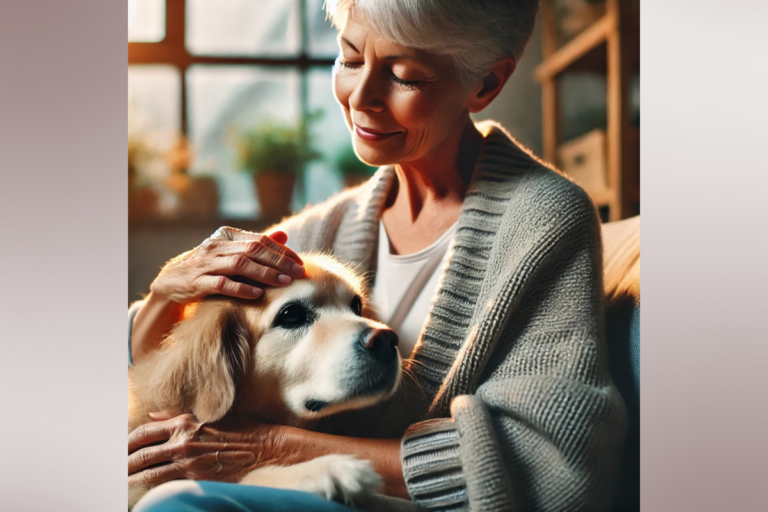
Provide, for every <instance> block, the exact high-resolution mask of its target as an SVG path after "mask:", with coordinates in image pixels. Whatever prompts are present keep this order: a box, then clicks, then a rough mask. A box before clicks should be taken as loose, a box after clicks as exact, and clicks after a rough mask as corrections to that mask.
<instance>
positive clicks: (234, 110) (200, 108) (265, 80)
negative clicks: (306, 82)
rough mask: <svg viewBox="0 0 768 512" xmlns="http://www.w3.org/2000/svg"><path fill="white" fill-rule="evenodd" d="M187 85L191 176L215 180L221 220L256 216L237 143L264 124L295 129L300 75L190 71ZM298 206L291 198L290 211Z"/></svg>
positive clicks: (232, 69)
mask: <svg viewBox="0 0 768 512" xmlns="http://www.w3.org/2000/svg"><path fill="white" fill-rule="evenodd" d="M187 85H188V94H189V96H188V97H189V103H188V112H189V138H190V142H191V144H192V148H193V152H194V155H195V157H194V159H193V163H192V169H191V171H190V174H212V175H215V176H216V177H217V178H218V181H219V192H220V195H221V203H220V206H219V211H220V213H221V214H222V215H223V216H225V217H240V218H243V217H253V216H256V215H258V212H259V209H258V205H257V201H256V197H255V194H254V187H253V180H252V178H251V176H250V175H249V174H246V173H243V172H241V169H240V165H239V161H238V152H237V142H238V138H239V137H240V135H242V134H243V133H244V132H246V131H248V130H250V129H252V128H254V127H256V126H257V125H258V124H259V123H261V122H264V121H276V122H286V123H292V124H298V121H299V119H300V115H301V109H300V106H299V91H300V77H299V72H298V71H297V70H292V69H284V68H265V67H252V66H249V67H240V66H193V67H191V68H190V69H189V71H188V72H187ZM297 189H298V187H297ZM297 196H299V197H298V198H297ZM297 201H299V202H300V194H294V209H298V208H299V207H300V206H301V205H300V204H296V203H297Z"/></svg>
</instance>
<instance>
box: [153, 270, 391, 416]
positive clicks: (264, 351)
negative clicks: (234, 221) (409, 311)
mask: <svg viewBox="0 0 768 512" xmlns="http://www.w3.org/2000/svg"><path fill="white" fill-rule="evenodd" d="M302 258H303V259H304V263H305V265H304V266H305V269H306V277H305V278H304V279H297V280H295V281H294V282H293V283H292V284H291V285H290V286H287V287H284V288H268V289H267V290H265V293H264V295H263V296H262V297H261V298H259V299H256V300H253V301H247V300H239V299H231V298H222V297H212V298H207V299H205V300H203V301H201V302H200V303H198V304H197V305H195V306H194V308H190V311H189V312H188V314H187V315H186V318H185V319H184V320H182V321H181V322H180V323H179V324H177V326H176V327H175V328H174V330H173V331H172V332H171V334H170V335H169V337H168V339H167V340H166V343H167V346H166V347H164V349H163V350H162V351H161V352H162V353H163V355H162V356H161V357H160V359H159V361H158V365H157V366H156V367H155V371H153V372H152V377H151V378H152V379H153V380H154V381H155V382H153V383H152V385H153V386H154V387H155V389H156V391H155V395H156V396H157V397H158V398H159V397H161V396H167V397H170V396H175V397H176V399H177V400H180V403H178V402H177V403H176V404H174V405H173V406H172V407H173V408H178V409H184V410H188V411H191V412H193V413H194V414H195V415H196V416H197V417H198V419H200V420H201V421H204V422H209V421H215V420H218V419H220V418H222V417H223V416H224V415H225V414H226V413H227V412H229V411H230V410H231V409H235V410H237V411H238V412H241V413H246V414H255V415H258V416H260V417H262V418H264V419H267V420H270V421H275V422H281V423H301V422H304V421H311V420H314V419H318V418H320V417H322V416H327V415H330V414H334V413H337V412H340V411H343V410H349V409H358V408H362V407H366V406H368V405H372V404H374V403H376V402H379V401H381V400H383V399H385V398H387V397H388V396H390V395H391V394H392V393H393V392H394V390H395V389H396V387H397V385H398V382H399V378H400V357H399V355H398V352H397V336H396V335H395V333H394V332H393V331H392V330H390V329H389V328H387V326H385V325H383V324H381V323H379V322H376V321H374V320H372V319H370V318H366V317H367V316H370V315H368V314H367V313H368V305H367V302H366V298H365V296H364V289H363V286H362V283H361V281H360V278H359V277H358V276H357V275H356V274H355V273H354V272H352V271H351V270H350V269H348V268H347V267H345V266H343V265H341V264H340V263H338V262H336V261H335V260H333V259H332V258H330V257H327V256H318V255H302ZM166 406H167V405H166Z"/></svg>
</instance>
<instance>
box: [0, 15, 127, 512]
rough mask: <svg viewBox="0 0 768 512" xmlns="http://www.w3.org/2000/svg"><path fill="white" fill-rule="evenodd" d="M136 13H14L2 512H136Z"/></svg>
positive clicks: (6, 97) (1, 173) (3, 68)
mask: <svg viewBox="0 0 768 512" xmlns="http://www.w3.org/2000/svg"><path fill="white" fill-rule="evenodd" d="M126 7H127V6H126V4H125V2H120V1H104V0H66V1H61V0H52V1H38V0H23V1H13V0H11V1H4V2H0V224H2V228H1V229H0V234H1V236H2V242H0V271H2V277H0V288H1V289H2V293H0V340H2V355H0V395H2V397H1V398H0V404H1V407H2V412H0V445H1V446H2V448H0V509H2V510H8V511H11V510H18V511H21V510H30V511H37V510H40V511H42V510H61V511H63V510H78V511H94V512H105V511H110V510H125V504H126V503H127V485H126V474H127V471H126V457H127V451H126V446H125V439H126V437H125V435H126V420H127V413H126V407H125V399H126V398H125V397H126V394H127V384H126V383H127V380H126V358H125V321H126V317H125V315H126V312H125V296H126V293H127V279H126V269H127V268H128V267H127V265H128V257H127V256H128V251H127V238H128V237H127V217H128V215H127V194H126V190H127V179H126V176H127V175H126V171H125V165H126V164H125V158H126V137H127V109H126V98H127V83H126V40H127V21H126V20H127V8H126Z"/></svg>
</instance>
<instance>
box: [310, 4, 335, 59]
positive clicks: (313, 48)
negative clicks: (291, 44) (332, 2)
mask: <svg viewBox="0 0 768 512" xmlns="http://www.w3.org/2000/svg"><path fill="white" fill-rule="evenodd" d="M307 33H308V36H309V44H308V48H307V52H308V53H309V55H310V56H312V57H321V58H322V57H326V58H327V57H330V58H335V57H337V56H338V55H339V45H338V44H337V43H336V29H335V28H333V25H332V24H331V21H330V20H326V19H325V10H324V9H323V0H307Z"/></svg>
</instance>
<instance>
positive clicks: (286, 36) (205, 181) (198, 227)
mask: <svg viewBox="0 0 768 512" xmlns="http://www.w3.org/2000/svg"><path fill="white" fill-rule="evenodd" d="M638 2H639V0H542V12H541V15H540V17H539V21H538V23H537V27H536V31H535V33H534V36H533V38H532V40H531V42H530V44H529V46H528V49H527V50H526V53H525V55H524V56H523V58H522V59H521V62H520V63H519V64H518V67H517V70H516V71H515V73H514V75H513V76H512V78H511V80H510V82H509V83H508V84H507V86H506V87H505V89H504V91H503V92H502V94H501V95H500V96H499V97H498V98H497V99H496V100H495V101H494V102H493V103H492V104H491V106H490V107H489V108H488V109H486V110H485V111H483V112H482V113H481V114H479V115H476V116H474V117H475V119H476V120H483V119H494V120H497V121H499V122H500V123H501V124H502V125H503V126H504V127H505V128H507V129H508V130H509V132H510V133H511V134H512V135H513V136H514V137H515V138H517V140H518V141H519V142H520V143H522V144H523V145H525V146H527V147H528V148H529V149H531V150H532V151H533V152H534V153H535V154H536V155H538V156H540V157H542V158H544V159H545V160H547V161H550V162H553V163H555V164H556V165H558V166H559V167H560V168H561V169H563V170H564V171H565V172H567V173H568V174H569V175H570V176H571V177H572V178H573V179H574V180H575V181H577V182H578V183H579V184H581V185H582V186H583V187H584V188H585V189H586V190H587V191H588V192H589V193H590V195H591V196H592V197H593V199H594V200H595V202H596V204H597V205H598V207H599V208H600V212H601V215H602V217H603V219H604V220H606V221H607V220H619V219H622V218H626V217H629V216H631V215H636V214H639V202H640V193H639V183H640V178H639V139H640V136H639V133H640V131H639V127H640V116H639V105H640V93H639V84H640V82H639V30H638V26H639V5H638ZM322 5H323V0H268V1H264V0H129V2H128V182H129V296H128V301H129V302H132V301H134V300H137V299H140V298H141V296H142V294H145V293H147V292H148V291H149V284H150V283H151V282H152V280H153V279H154V277H155V276H156V275H157V272H158V271H159V269H160V267H161V266H162V265H163V263H164V262H165V261H167V260H168V259H170V258H171V257H173V256H176V255H178V254H179V253H181V252H183V251H186V250H188V249H191V248H192V247H195V246H197V245H199V244H200V242H202V240H204V239H205V238H206V237H207V236H209V235H210V234H211V233H212V232H213V231H214V230H215V229H216V228H217V227H219V226H221V225H230V226H235V227H239V228H242V229H248V230H252V231H261V230H263V229H264V228H266V227H267V226H269V225H270V224H272V223H274V222H276V221H278V220H280V218H282V217H284V216H286V215H289V214H290V213H291V212H296V211H300V210H301V209H302V208H304V207H305V206H306V205H308V204H315V203H318V202H320V201H323V200H324V199H326V198H328V197H329V196H331V195H333V194H334V193H336V192H338V191H340V190H342V189H343V188H344V187H347V186H351V185H354V184H357V183H360V182H361V181H363V180H365V179H367V178H368V177H369V176H370V175H371V174H372V172H373V170H374V169H371V168H369V167H368V166H366V165H364V164H362V163H361V162H360V161H359V160H358V159H357V157H356V156H355V155H354V152H353V150H352V145H351V137H350V134H349V132H348V130H347V128H346V125H345V123H344V119H343V116H342V114H341V111H340V108H339V106H338V105H337V104H336V101H335V99H334V97H333V91H332V88H331V66H332V64H333V61H334V59H335V58H336V56H337V54H338V48H337V45H336V40H335V38H336V31H335V29H334V28H333V27H332V26H331V25H330V23H329V22H328V21H326V19H325V12H324V11H323V9H322Z"/></svg>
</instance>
